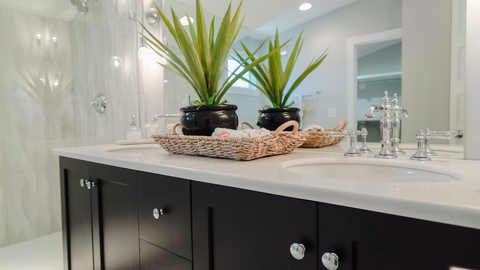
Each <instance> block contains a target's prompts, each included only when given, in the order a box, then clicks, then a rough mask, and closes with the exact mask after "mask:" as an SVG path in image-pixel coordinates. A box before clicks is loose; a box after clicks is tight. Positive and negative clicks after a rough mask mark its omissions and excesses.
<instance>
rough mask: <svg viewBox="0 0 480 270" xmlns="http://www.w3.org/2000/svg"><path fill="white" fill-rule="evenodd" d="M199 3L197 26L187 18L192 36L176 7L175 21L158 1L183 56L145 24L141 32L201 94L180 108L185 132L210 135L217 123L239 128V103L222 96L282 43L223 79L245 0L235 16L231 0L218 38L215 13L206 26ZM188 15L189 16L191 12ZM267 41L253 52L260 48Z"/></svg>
mask: <svg viewBox="0 0 480 270" xmlns="http://www.w3.org/2000/svg"><path fill="white" fill-rule="evenodd" d="M196 5H197V8H196V13H197V14H196V30H195V27H194V26H193V24H192V22H191V21H190V20H187V21H188V28H189V32H190V37H189V35H188V33H187V31H186V30H185V28H184V26H183V25H182V24H181V22H180V19H179V18H178V16H177V14H176V13H175V11H174V10H173V9H171V11H172V18H173V23H172V22H170V21H169V20H168V19H167V18H166V16H165V15H164V13H163V12H162V11H161V10H160V8H158V6H157V5H155V6H156V7H157V10H158V12H159V13H160V16H161V17H162V19H163V22H164V23H165V25H166V27H167V29H168V31H169V32H170V34H172V36H173V38H174V40H175V42H176V44H177V45H178V47H179V49H180V51H181V53H182V55H181V56H179V55H176V54H175V53H174V52H173V51H172V50H170V49H169V48H168V47H167V46H166V45H165V44H163V43H162V42H160V41H159V40H158V39H157V38H156V37H155V36H154V35H153V34H152V33H150V32H149V31H148V29H147V28H145V26H143V25H142V27H143V29H144V30H145V32H146V33H147V34H146V35H143V34H142V36H144V37H145V39H146V40H147V45H148V46H149V47H150V48H151V49H152V50H154V51H155V52H156V53H157V54H158V55H160V56H161V57H163V58H164V59H165V60H166V61H167V63H168V64H162V63H159V64H160V65H161V66H163V67H164V68H165V69H167V70H169V71H171V72H173V73H175V74H177V75H178V76H180V77H182V78H184V79H185V80H186V81H187V82H188V83H189V84H190V85H191V86H192V88H193V89H194V90H195V93H196V94H197V96H198V100H196V101H194V102H192V103H191V104H190V105H191V106H185V107H182V108H180V111H181V119H180V123H181V125H182V131H183V134H184V135H205V136H211V135H212V133H213V131H214V130H215V128H217V127H222V128H230V129H236V128H237V126H238V117H237V114H236V113H235V111H236V110H237V106H235V105H231V104H226V103H227V101H226V100H224V99H223V96H224V95H225V94H226V92H227V91H228V89H230V87H231V86H232V85H233V84H234V83H235V82H236V81H237V80H238V79H240V78H242V76H243V75H244V74H245V73H246V72H249V71H250V70H252V69H253V68H254V67H255V66H256V65H258V64H260V63H261V62H262V61H264V60H266V59H267V58H268V57H270V56H271V55H273V54H274V53H275V52H277V51H280V48H281V47H282V46H281V45H279V46H277V47H278V48H276V49H273V50H271V52H270V53H269V54H267V55H264V56H262V57H260V58H258V59H255V60H253V61H251V62H250V63H248V64H247V63H246V62H247V60H249V59H251V58H250V57H247V58H246V59H245V61H243V62H242V64H243V65H239V67H240V66H243V67H244V70H242V71H241V72H238V74H237V73H236V72H237V71H238V69H236V70H235V71H234V72H232V74H231V75H230V76H228V77H227V79H226V80H223V81H222V78H223V73H224V71H225V64H226V62H227V60H228V58H229V56H230V48H231V47H232V45H233V43H234V41H235V39H236V37H237V35H238V33H239V31H240V28H241V27H242V23H243V19H241V20H239V19H240V9H241V6H242V3H240V5H239V6H238V8H237V10H236V11H235V13H234V15H233V17H232V16H231V3H230V5H229V6H228V9H227V11H226V12H225V16H224V17H223V20H222V23H221V24H220V28H219V29H218V33H217V35H216V38H215V29H214V19H215V17H213V18H212V21H211V23H210V29H207V23H206V21H205V16H204V12H203V8H202V5H201V3H200V1H199V0H197V2H196ZM187 18H189V16H188V14H187ZM265 41H266V40H265ZM265 41H264V42H263V43H262V45H260V47H259V48H258V49H257V50H256V51H255V52H254V53H253V54H255V53H256V52H258V50H259V49H260V48H261V47H262V46H263V44H264V43H265ZM285 44H286V43H284V44H283V46H284V45H285Z"/></svg>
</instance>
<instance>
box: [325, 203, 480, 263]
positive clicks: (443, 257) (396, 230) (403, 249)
mask: <svg viewBox="0 0 480 270" xmlns="http://www.w3.org/2000/svg"><path fill="white" fill-rule="evenodd" d="M318 217H319V220H318V225H319V235H318V237H319V239H318V242H319V256H322V254H324V252H330V253H332V252H333V253H336V254H337V255H338V257H339V258H340V260H339V262H340V265H339V268H338V269H340V270H346V269H368V270H385V269H389V270H404V269H408V270H430V269H431V270H453V269H455V270H457V269H480V256H479V250H480V230H473V229H468V228H462V227H458V226H452V225H446V224H440V223H435V222H429V221H422V220H418V219H412V218H405V217H399V216H393V215H387V214H381V213H376V212H371V211H365V210H358V209H353V208H347V207H342V206H334V205H328V204H319V206H318ZM320 269H326V268H324V267H323V265H322V262H320Z"/></svg>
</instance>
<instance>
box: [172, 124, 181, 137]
mask: <svg viewBox="0 0 480 270" xmlns="http://www.w3.org/2000/svg"><path fill="white" fill-rule="evenodd" d="M178 126H180V123H176V124H175V125H173V127H172V134H173V135H178V134H177V127H178Z"/></svg>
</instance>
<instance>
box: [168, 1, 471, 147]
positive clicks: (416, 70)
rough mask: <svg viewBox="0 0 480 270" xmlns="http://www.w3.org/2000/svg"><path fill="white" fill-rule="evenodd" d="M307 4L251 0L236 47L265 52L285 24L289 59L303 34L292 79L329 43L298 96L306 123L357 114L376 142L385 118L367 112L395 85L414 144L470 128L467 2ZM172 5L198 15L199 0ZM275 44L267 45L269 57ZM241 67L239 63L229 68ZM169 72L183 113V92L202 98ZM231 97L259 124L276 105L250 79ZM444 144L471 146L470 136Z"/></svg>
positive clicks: (357, 123) (328, 123) (174, 101)
mask: <svg viewBox="0 0 480 270" xmlns="http://www.w3.org/2000/svg"><path fill="white" fill-rule="evenodd" d="M238 2H239V1H233V5H234V6H236V5H238ZM304 2H306V0H305V1H303V0H301V1H300V0H295V1H292V0H280V1H279V0H266V1H245V2H244V6H243V11H244V12H245V13H246V14H247V15H246V18H245V23H244V29H243V30H244V31H242V33H241V34H240V35H239V40H238V42H237V43H236V44H235V45H234V49H236V50H237V51H239V52H240V53H242V52H243V49H242V47H241V46H240V41H242V42H243V43H244V44H246V45H247V46H250V47H251V48H256V47H257V46H258V45H259V44H260V43H261V42H263V41H264V40H265V39H266V38H268V37H273V36H274V35H275V31H276V28H277V27H278V30H279V33H280V37H281V39H282V41H286V40H288V39H290V38H293V40H292V41H291V42H290V43H289V44H288V45H287V46H286V47H284V49H283V51H282V60H283V61H282V62H283V64H285V63H286V60H287V59H288V57H289V55H290V53H291V50H292V49H293V46H294V45H295V40H296V38H297V37H298V36H299V34H300V32H301V31H302V30H303V31H304V32H303V33H304V37H305V42H304V45H303V49H302V51H301V53H300V56H299V58H298V61H297V64H296V66H295V70H294V71H293V75H292V78H295V77H297V76H298V75H299V74H300V72H302V71H303V70H304V69H305V67H306V66H307V65H308V64H309V63H310V61H312V59H314V58H315V57H318V56H320V55H321V54H322V53H323V51H324V50H325V49H327V48H328V53H329V55H328V57H327V58H326V59H325V61H324V62H323V63H322V64H321V66H320V67H319V68H318V69H317V70H315V71H314V72H313V74H312V75H311V76H309V77H308V78H307V79H306V80H305V81H304V82H303V83H302V84H301V85H300V87H299V88H298V89H297V91H296V92H295V93H294V95H292V97H291V100H292V101H293V102H295V104H296V106H298V107H300V108H301V109H302V122H303V123H302V125H303V126H304V127H305V126H306V125H309V124H317V125H320V126H322V127H324V128H332V127H334V126H335V125H336V124H337V123H338V122H340V121H341V120H344V119H347V120H348V121H349V126H348V127H349V128H357V129H361V128H363V127H366V128H367V129H368V130H369V141H371V142H379V141H380V128H379V116H376V117H374V118H366V117H365V112H366V109H367V107H368V106H370V105H380V104H381V102H382V98H383V96H384V92H385V91H388V97H389V99H390V101H392V100H393V99H394V94H396V96H397V99H398V102H399V105H400V106H402V107H403V108H405V109H406V110H407V111H408V117H407V118H404V119H403V120H402V125H403V128H402V133H401V140H402V142H403V143H409V144H414V143H415V142H416V138H415V132H416V131H417V130H420V129H426V128H429V129H430V130H463V129H464V92H465V91H464V90H465V83H464V81H465V40H466V33H465V32H466V31H465V27H466V0H422V1H415V0H403V1H402V0H308V2H309V3H310V4H311V7H310V8H309V9H307V10H301V9H300V8H299V7H300V6H301V5H302V4H303V3H304ZM166 4H167V6H168V5H170V4H171V5H172V6H173V7H174V8H175V6H181V7H182V9H186V10H187V11H188V13H189V14H192V16H193V15H194V6H195V1H194V0H177V1H173V0H169V1H167V2H166ZM222 5H227V4H226V3H224V4H219V3H218V1H210V0H204V1H203V6H204V9H205V10H206V11H207V12H209V13H211V14H217V15H218V14H221V12H220V11H221V10H223V9H224V8H225V7H223V6H222ZM188 8H190V10H188ZM302 9H303V8H302ZM211 16H213V15H211ZM167 41H168V37H167ZM173 44H174V42H170V43H169V46H174V45H173ZM267 50H268V49H267V46H265V48H262V50H260V52H259V54H265V53H266V51H267ZM233 53H234V52H233V51H232V55H233ZM235 65H236V62H235V61H231V62H230V61H229V63H228V68H229V69H230V68H232V69H233V68H235ZM165 76H166V77H169V78H168V79H166V80H165V97H166V98H165V106H166V108H167V109H166V110H167V112H169V113H175V112H176V111H177V110H178V104H179V102H180V100H181V97H180V96H181V95H188V94H190V95H191V97H194V94H193V91H191V89H188V86H187V85H184V84H182V82H181V80H180V79H179V78H175V75H173V74H165ZM247 76H250V75H247ZM249 79H252V80H254V78H250V77H249ZM290 83H291V82H290ZM226 99H227V100H228V101H229V103H232V104H236V105H238V106H239V109H238V115H239V118H240V121H247V122H249V123H252V124H255V123H256V122H257V118H258V112H257V110H258V109H259V108H262V107H264V106H265V105H269V102H268V100H267V99H266V98H265V97H264V96H263V95H262V93H259V91H258V90H256V89H255V87H252V86H251V85H249V84H247V83H245V82H243V81H242V82H238V83H237V84H236V85H235V87H233V89H232V91H230V92H229V93H228V94H227V95H226ZM434 143H435V144H437V143H438V144H444V146H445V147H451V149H452V151H458V152H461V151H463V150H462V145H463V140H462V139H461V138H455V139H453V140H451V141H435V142H434Z"/></svg>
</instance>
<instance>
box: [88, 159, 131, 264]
mask: <svg viewBox="0 0 480 270" xmlns="http://www.w3.org/2000/svg"><path fill="white" fill-rule="evenodd" d="M91 175H92V181H94V182H95V186H94V187H92V189H91V192H92V224H93V245H94V256H95V269H107V270H120V269H125V270H130V269H139V267H140V266H139V256H140V252H139V239H138V209H137V206H138V203H137V181H136V172H135V171H132V170H127V169H122V168H118V167H111V166H106V165H99V164H92V165H91Z"/></svg>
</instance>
